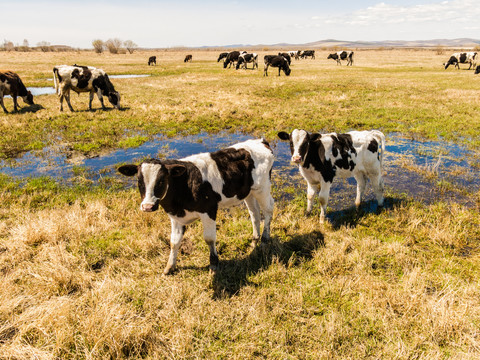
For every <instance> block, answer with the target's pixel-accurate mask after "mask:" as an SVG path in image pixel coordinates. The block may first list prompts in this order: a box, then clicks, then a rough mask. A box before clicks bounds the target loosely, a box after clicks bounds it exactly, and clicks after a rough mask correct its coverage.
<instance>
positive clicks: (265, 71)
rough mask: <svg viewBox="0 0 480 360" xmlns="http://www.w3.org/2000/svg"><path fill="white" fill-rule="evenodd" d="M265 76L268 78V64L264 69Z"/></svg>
mask: <svg viewBox="0 0 480 360" xmlns="http://www.w3.org/2000/svg"><path fill="white" fill-rule="evenodd" d="M263 76H268V64H266V65H265V66H264V67H263Z"/></svg>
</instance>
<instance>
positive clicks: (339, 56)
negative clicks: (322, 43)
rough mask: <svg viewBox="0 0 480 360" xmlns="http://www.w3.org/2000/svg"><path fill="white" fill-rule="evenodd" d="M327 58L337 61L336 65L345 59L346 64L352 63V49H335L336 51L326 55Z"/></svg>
mask: <svg viewBox="0 0 480 360" xmlns="http://www.w3.org/2000/svg"><path fill="white" fill-rule="evenodd" d="M327 59H333V60H336V61H337V65H342V62H341V60H347V66H348V65H350V66H352V65H353V51H337V52H336V53H333V54H330V55H328V56H327Z"/></svg>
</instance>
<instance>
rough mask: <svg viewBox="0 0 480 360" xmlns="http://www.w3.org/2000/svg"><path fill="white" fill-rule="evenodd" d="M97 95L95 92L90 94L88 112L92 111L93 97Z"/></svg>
mask: <svg viewBox="0 0 480 360" xmlns="http://www.w3.org/2000/svg"><path fill="white" fill-rule="evenodd" d="M94 95H95V92H94V91H90V93H89V99H88V110H90V111H92V101H93V96H94Z"/></svg>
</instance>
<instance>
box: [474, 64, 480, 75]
mask: <svg viewBox="0 0 480 360" xmlns="http://www.w3.org/2000/svg"><path fill="white" fill-rule="evenodd" d="M478 73H480V65H478V66H477V68H476V69H475V74H478Z"/></svg>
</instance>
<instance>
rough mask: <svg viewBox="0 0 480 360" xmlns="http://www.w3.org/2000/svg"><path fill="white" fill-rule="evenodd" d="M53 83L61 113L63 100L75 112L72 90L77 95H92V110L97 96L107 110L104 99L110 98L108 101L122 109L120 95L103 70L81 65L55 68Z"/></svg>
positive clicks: (89, 104)
mask: <svg viewBox="0 0 480 360" xmlns="http://www.w3.org/2000/svg"><path fill="white" fill-rule="evenodd" d="M53 81H54V84H55V91H56V92H57V95H58V96H59V97H60V111H63V99H64V98H65V100H66V101H67V105H68V107H69V109H70V111H73V107H72V104H70V90H73V91H75V92H76V93H77V94H80V93H82V92H88V93H90V100H89V102H88V109H89V110H92V101H93V97H94V95H95V94H97V97H98V100H99V101H100V103H101V104H102V109H103V110H105V109H106V108H105V105H104V103H103V97H104V96H106V97H108V101H110V103H111V104H112V105H113V106H114V107H115V108H116V109H120V94H119V92H118V91H116V90H115V88H114V87H113V84H112V83H111V82H110V79H109V78H108V75H107V74H106V73H105V71H103V70H102V69H97V68H94V67H93V66H80V65H77V64H75V65H58V66H55V67H54V68H53Z"/></svg>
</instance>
